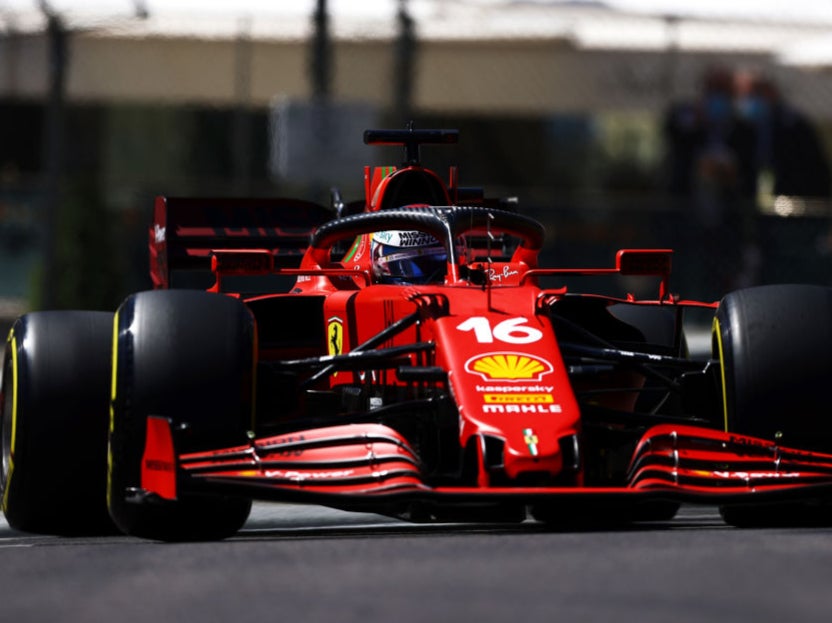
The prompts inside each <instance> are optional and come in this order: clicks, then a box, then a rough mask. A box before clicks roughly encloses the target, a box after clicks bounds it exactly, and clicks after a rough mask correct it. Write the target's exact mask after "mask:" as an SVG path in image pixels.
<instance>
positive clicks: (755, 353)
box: [713, 285, 832, 527]
mask: <svg viewBox="0 0 832 623" xmlns="http://www.w3.org/2000/svg"><path fill="white" fill-rule="evenodd" d="M830 318H832V289H831V288H826V287H821V286H813V285H771V286H761V287H756V288H749V289H745V290H739V291H736V292H732V293H730V294H728V295H727V296H726V297H725V298H724V299H723V300H722V301H721V303H720V306H719V309H718V310H717V313H716V316H715V319H714V331H713V345H714V356H715V357H717V358H718V359H719V361H720V363H721V368H722V388H723V392H722V393H723V412H724V413H723V416H724V417H723V421H724V428H725V430H726V431H727V432H735V433H739V434H742V435H750V436H753V437H758V438H761V439H765V440H767V441H771V442H775V441H776V442H777V443H778V444H779V445H782V446H790V447H798V448H807V449H813V450H817V451H824V452H830V451H832V419H830V417H829V396H828V390H827V385H828V383H829V379H830V378H832V355H830V353H832V322H830ZM721 512H722V515H723V518H724V519H725V520H726V522H728V523H730V524H732V525H736V526H743V527H748V526H757V525H759V526H765V525H802V524H807V523H808V524H811V523H815V522H817V521H823V522H827V521H828V517H829V516H830V513H829V512H828V511H826V510H824V509H823V508H818V507H810V506H806V505H801V504H791V503H790V504H788V505H783V504H767V505H760V506H750V507H746V506H739V505H738V506H725V507H723V508H722V509H721ZM824 516H826V518H827V519H824Z"/></svg>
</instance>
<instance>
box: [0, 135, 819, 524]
mask: <svg viewBox="0 0 832 623" xmlns="http://www.w3.org/2000/svg"><path fill="white" fill-rule="evenodd" d="M456 136H457V135H456V133H455V132H453V131H444V130H414V129H409V130H378V131H368V132H367V133H366V134H365V141H366V142H368V143H372V144H378V143H381V144H397V145H403V146H404V148H405V162H404V164H403V165H402V166H400V167H379V168H374V169H371V168H369V167H368V168H366V169H365V187H366V198H365V201H363V202H360V203H359V204H358V205H355V204H352V205H344V204H343V202H341V201H340V199H339V198H338V195H337V194H336V195H335V200H334V202H333V203H334V208H335V210H334V211H333V210H330V209H327V208H324V207H321V206H318V205H315V204H312V203H307V202H303V201H296V200H244V201H240V200H220V199H211V200H199V199H176V198H159V199H158V200H157V203H156V209H155V221H154V223H153V227H152V229H151V232H150V236H151V237H150V254H151V272H152V277H153V280H154V284H155V286H156V288H155V289H154V290H152V291H147V292H139V293H137V294H134V295H132V296H130V297H128V298H127V299H126V300H125V301H124V303H123V304H122V305H121V306H120V307H119V309H118V310H117V311H116V312H115V314H112V313H105V312H36V313H31V314H27V315H25V316H23V317H21V318H20V319H19V320H18V321H17V322H16V324H15V325H14V327H13V329H12V331H11V333H10V335H9V338H8V342H7V344H6V350H5V360H4V365H3V385H2V388H3V391H2V412H0V413H1V414H2V450H3V451H2V457H3V461H2V471H3V474H2V481H3V510H4V511H5V514H6V517H7V519H8V522H9V524H10V525H11V526H12V527H14V528H18V529H21V530H27V531H36V532H48V533H59V534H60V533H69V534H77V533H84V532H90V533H95V532H100V531H102V530H107V529H109V528H111V527H112V523H113V522H114V523H115V526H117V527H118V528H119V529H120V530H122V531H123V532H126V533H128V534H133V535H139V536H143V537H149V538H156V539H163V540H186V539H215V538H223V537H227V536H229V535H232V534H234V533H235V532H236V531H237V530H238V529H239V528H240V527H241V526H242V525H243V524H244V522H245V521H246V518H247V516H248V513H249V509H250V506H251V501H252V500H275V501H291V502H303V503H313V504H322V505H327V506H330V507H334V508H339V509H347V510H358V511H367V512H373V513H380V514H384V515H390V516H395V517H400V518H404V519H409V520H412V521H443V522H457V521H466V522H467V521H487V522H493V521H522V520H525V519H527V518H529V517H531V518H534V519H536V520H539V521H544V522H550V523H552V524H556V525H562V526H575V527H580V526H583V525H595V524H597V523H599V522H602V523H611V522H612V523H620V522H629V521H639V520H650V519H653V520H666V519H669V518H671V517H672V516H673V514H674V513H675V512H676V510H677V508H678V506H679V504H680V503H683V502H698V503H705V504H715V505H719V506H720V508H721V510H722V513H723V517H724V518H725V520H726V521H727V522H728V523H731V524H734V525H739V526H745V525H771V524H806V523H813V524H817V523H830V522H832V512H830V511H829V508H830V505H829V501H830V499H832V497H831V496H832V438H830V431H832V425H830V422H829V421H828V420H829V404H830V403H829V399H828V397H827V395H826V387H825V384H826V383H827V382H829V379H832V357H830V352H832V323H830V321H829V319H830V318H832V290H830V289H829V288H824V287H817V286H810V285H782V286H766V287H758V288H752V289H747V290H741V291H738V292H733V293H731V294H728V295H727V296H726V297H725V298H724V299H723V300H722V301H721V302H720V303H719V304H716V303H701V302H695V301H685V300H680V299H679V298H678V297H677V296H674V295H672V294H671V293H670V292H669V291H668V278H669V275H670V267H671V252H670V251H668V250H644V249H635V250H633V249H625V250H622V251H620V252H619V253H618V254H617V256H616V258H615V265H614V267H611V268H605V269H597V268H596V269H576V268H543V267H540V266H538V261H537V260H538V254H539V252H540V250H541V248H542V247H543V245H544V233H545V232H544V228H543V226H542V225H541V224H540V223H538V222H537V221H535V220H533V219H530V218H528V217H526V216H522V215H520V214H518V213H516V212H515V211H513V209H511V208H512V205H511V203H508V202H503V203H501V202H499V201H493V200H489V199H487V198H484V197H483V193H482V192H481V191H478V190H477V189H472V188H465V187H461V186H460V185H459V184H458V181H457V175H456V171H455V169H451V172H450V176H449V179H448V180H447V181H445V180H444V179H442V178H441V177H440V176H438V175H437V174H436V173H434V172H432V171H431V170H429V169H426V168H423V167H422V165H421V164H420V161H419V148H420V145H422V144H425V143H446V142H453V141H455V140H456ZM200 271H202V274H204V275H207V276H208V277H209V281H208V282H206V283H204V284H202V286H201V289H194V288H182V287H180V286H181V285H183V284H185V285H193V283H192V281H193V279H194V278H198V277H199V275H200ZM595 274H600V275H615V274H618V275H624V276H644V277H652V278H654V279H655V281H656V282H657V283H658V288H657V290H658V292H657V295H656V296H655V298H653V299H652V300H641V299H637V298H636V297H634V296H631V295H625V296H622V297H621V298H615V297H611V296H607V295H598V294H587V293H579V292H573V291H571V289H569V288H567V287H565V286H564V285H563V283H564V282H565V279H566V278H567V277H570V276H573V275H588V277H587V279H586V280H584V282H589V283H591V282H592V275H595ZM546 284H550V285H546ZM691 308H700V309H705V310H706V312H707V311H708V310H709V309H710V310H713V312H712V313H713V315H714V320H713V344H714V350H713V358H709V359H704V360H695V359H691V358H690V357H688V355H687V349H686V343H685V336H684V332H683V330H682V327H683V324H682V321H683V316H684V314H685V312H686V311H688V310H690V309H691Z"/></svg>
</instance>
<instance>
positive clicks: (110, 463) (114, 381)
mask: <svg viewBox="0 0 832 623" xmlns="http://www.w3.org/2000/svg"><path fill="white" fill-rule="evenodd" d="M118 314H119V312H118V311H117V312H116V313H115V316H114V317H113V346H112V353H113V354H112V358H111V361H112V364H111V376H110V428H109V436H108V443H107V508H109V507H110V491H111V490H112V488H113V487H112V478H113V444H112V438H113V428H114V426H115V424H114V423H115V409H114V405H115V402H116V387H117V386H118V383H117V379H118Z"/></svg>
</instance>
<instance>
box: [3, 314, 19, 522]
mask: <svg viewBox="0 0 832 623" xmlns="http://www.w3.org/2000/svg"><path fill="white" fill-rule="evenodd" d="M6 348H10V349H11V354H12V413H11V415H12V439H11V447H10V448H9V471H8V473H7V474H6V481H5V482H4V483H3V511H4V512H5V511H6V509H7V508H8V504H9V488H10V485H11V482H12V472H14V446H15V439H16V438H17V405H18V402H19V399H18V396H19V394H18V387H19V384H18V383H19V379H18V374H19V370H18V366H17V338H16V337H15V335H14V330H12V331H9V337H8V339H7V340H6ZM4 382H5V380H4Z"/></svg>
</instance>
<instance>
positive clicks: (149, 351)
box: [107, 290, 255, 541]
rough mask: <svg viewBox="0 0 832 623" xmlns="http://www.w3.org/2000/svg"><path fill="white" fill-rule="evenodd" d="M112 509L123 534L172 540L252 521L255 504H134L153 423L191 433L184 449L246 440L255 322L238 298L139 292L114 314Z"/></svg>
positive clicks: (212, 499)
mask: <svg viewBox="0 0 832 623" xmlns="http://www.w3.org/2000/svg"><path fill="white" fill-rule="evenodd" d="M116 331H117V333H116V337H115V350H114V353H115V354H114V361H115V366H114V370H113V392H114V393H113V397H112V418H111V422H110V444H109V458H110V469H109V474H108V479H107V494H108V496H107V497H108V506H109V511H110V515H111V516H112V518H113V520H114V521H115V523H116V525H117V526H118V527H119V528H120V529H121V530H122V531H123V532H125V533H127V534H130V535H134V536H140V537H144V538H151V539H158V540H164V541H195V540H217V539H222V538H225V537H228V536H231V535H233V534H234V533H235V532H237V530H239V529H240V528H241V527H242V526H243V524H244V523H245V521H246V519H247V518H248V514H249V511H250V509H251V501H250V500H247V499H242V498H232V497H220V496H208V495H206V496H198V495H194V494H188V493H185V494H182V495H179V496H178V499H177V500H176V501H175V502H168V501H157V502H155V503H154V502H153V501H152V500H146V501H144V502H142V503H136V502H133V501H131V499H130V498H131V495H130V494H131V492H136V491H139V488H140V486H141V457H142V453H143V451H144V443H145V433H146V424H147V418H148V416H151V415H153V416H162V417H166V418H169V419H170V420H171V421H172V422H173V424H174V426H176V427H177V428H180V429H183V432H182V434H180V435H177V437H176V442H177V444H178V446H177V451H178V452H193V451H197V450H205V449H210V448H216V447H222V446H230V445H234V444H242V443H245V442H246V441H247V431H248V430H249V428H250V426H251V417H252V406H253V395H252V394H253V387H254V384H253V374H254V353H255V326H254V319H253V317H252V315H251V314H250V313H249V311H248V309H247V308H246V307H245V306H244V305H243V304H242V303H240V302H239V301H238V300H236V299H233V298H230V297H227V296H224V295H219V294H210V293H207V292H200V291H191V290H160V291H152V292H141V293H138V294H135V295H133V296H131V297H129V298H128V299H127V300H126V301H125V302H124V303H123V304H122V305H121V307H120V308H119V310H118V312H117V314H116Z"/></svg>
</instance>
